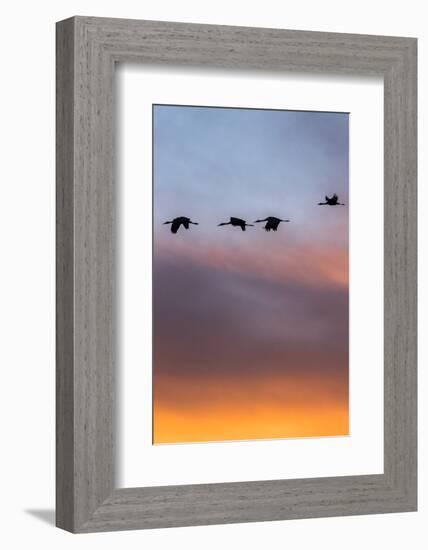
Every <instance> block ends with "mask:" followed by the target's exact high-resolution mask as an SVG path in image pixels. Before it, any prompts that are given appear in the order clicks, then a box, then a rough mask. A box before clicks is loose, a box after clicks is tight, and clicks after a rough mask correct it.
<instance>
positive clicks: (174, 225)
mask: <svg viewBox="0 0 428 550" xmlns="http://www.w3.org/2000/svg"><path fill="white" fill-rule="evenodd" d="M168 223H170V224H171V233H177V231H178V230H179V229H180V226H181V225H182V226H183V227H184V228H185V229H189V224H190V223H192V224H193V225H199V224H198V223H197V222H192V220H191V219H190V218H186V216H179V217H178V218H174V219H173V220H171V221H168V222H164V225H166V224H168Z"/></svg>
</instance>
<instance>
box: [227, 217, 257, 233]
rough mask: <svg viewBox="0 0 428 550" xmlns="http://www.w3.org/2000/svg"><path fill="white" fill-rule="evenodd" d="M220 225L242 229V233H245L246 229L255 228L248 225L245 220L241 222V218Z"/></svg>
mask: <svg viewBox="0 0 428 550" xmlns="http://www.w3.org/2000/svg"><path fill="white" fill-rule="evenodd" d="M220 225H232V226H233V227H240V228H241V229H242V231H245V228H246V227H247V226H248V227H254V226H253V225H252V224H251V223H247V222H246V221H245V220H241V218H234V217H231V218H230V220H229V221H228V222H223V223H219V224H218V226H220Z"/></svg>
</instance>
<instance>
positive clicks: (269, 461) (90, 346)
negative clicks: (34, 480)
mask: <svg viewBox="0 0 428 550" xmlns="http://www.w3.org/2000/svg"><path fill="white" fill-rule="evenodd" d="M416 83H417V82H416V39H414V38H402V37H385V36H365V35H348V34H333V33H319V32H306V31H290V30H278V29H257V28H243V27H226V26H214V25H195V24H183V23H169V22H154V21H134V20H121V19H102V18H91V17H73V18H71V19H67V20H65V21H61V22H59V23H58V24H57V495H56V496H57V525H58V527H61V528H63V529H66V530H68V531H71V532H76V533H83V532H94V531H107V530H122V529H143V528H161V527H173V526H186V525H208V524H216V523H235V522H252V521H272V520H285V519H293V518H311V517H322V516H325V517H327V516H339V515H356V514H375V513H388V512H405V511H414V510H416V507H417V452H416V449H417V447H416V443H417V430H416V428H417V425H416V397H417V391H416V390H417V386H416V383H417V379H416V225H417V222H416V213H417V208H416V175H417V174H416V159H417V139H416V135H417V132H416V113H417V105H416Z"/></svg>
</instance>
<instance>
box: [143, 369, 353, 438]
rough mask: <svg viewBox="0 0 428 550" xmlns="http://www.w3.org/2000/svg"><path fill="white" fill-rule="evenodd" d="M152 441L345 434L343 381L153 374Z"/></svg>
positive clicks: (346, 398)
mask: <svg viewBox="0 0 428 550" xmlns="http://www.w3.org/2000/svg"><path fill="white" fill-rule="evenodd" d="M202 388H203V390H202ZM156 395H158V396H159V398H155V407H154V434H153V437H154V441H153V442H154V443H155V444H161V443H184V442H208V441H227V440H229V441H230V440H251V439H276V438H290V437H321V436H339V435H342V436H344V435H348V434H349V413H348V392H347V380H341V379H338V378H337V376H328V377H324V379H321V378H319V377H316V376H313V377H308V376H307V375H306V376H304V377H299V376H274V377H272V378H268V379H267V380H266V379H264V378H261V377H254V378H253V379H252V380H246V382H245V384H244V386H242V384H241V383H240V382H239V380H238V379H235V380H231V379H230V378H228V379H227V380H226V379H225V380H224V381H222V380H217V381H215V380H214V379H208V380H207V379H206V378H205V377H204V379H199V380H180V379H177V378H172V377H164V378H163V379H159V380H157V381H156V384H155V396H156Z"/></svg>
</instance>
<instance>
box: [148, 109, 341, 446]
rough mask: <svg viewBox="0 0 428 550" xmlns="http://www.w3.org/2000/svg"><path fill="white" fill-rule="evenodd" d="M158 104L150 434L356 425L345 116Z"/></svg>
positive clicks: (315, 431) (288, 431) (185, 437)
mask: <svg viewBox="0 0 428 550" xmlns="http://www.w3.org/2000/svg"><path fill="white" fill-rule="evenodd" d="M153 115H154V116H153V124H154V181H153V183H154V258H153V262H154V269H153V275H154V279H153V307H154V310H153V311H154V326H153V330H154V350H153V351H154V364H153V379H154V392H153V394H154V407H153V410H154V422H153V425H154V434H153V441H154V443H155V444H156V443H176V442H197V441H224V440H242V439H260V438H261V439H270V438H285V437H316V436H326V435H346V434H348V432H349V426H348V207H347V206H344V207H343V206H342V207H341V206H338V207H328V206H322V207H321V206H318V205H317V203H318V202H320V201H322V200H323V199H324V195H326V194H328V195H331V194H333V193H335V192H336V193H337V194H338V195H339V199H340V202H344V203H345V204H346V205H347V204H348V145H349V144H348V123H349V117H348V114H345V113H315V112H293V111H272V110H251V109H224V108H202V107H197V108H196V107H174V106H154V108H153ZM269 215H272V216H277V217H279V218H289V219H290V220H291V223H283V224H280V226H279V229H278V232H276V233H274V232H270V233H268V232H265V231H264V230H263V229H262V224H256V225H255V227H249V228H247V231H245V232H242V231H241V230H240V229H239V228H233V227H231V226H225V227H217V224H218V223H220V222H222V221H228V219H229V217H230V216H237V217H241V218H244V219H246V220H247V221H248V222H250V223H252V222H253V221H254V220H256V219H258V218H265V217H266V216H269ZM177 216H188V217H190V218H191V219H192V220H194V221H197V222H199V224H200V225H198V226H191V227H190V229H189V230H188V231H186V230H185V229H183V228H181V229H180V230H179V232H178V233H177V234H176V235H173V234H172V233H171V232H170V226H169V225H163V222H164V221H166V220H171V219H172V218H174V217H177Z"/></svg>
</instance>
